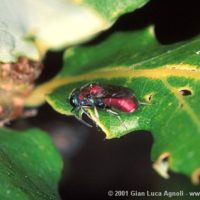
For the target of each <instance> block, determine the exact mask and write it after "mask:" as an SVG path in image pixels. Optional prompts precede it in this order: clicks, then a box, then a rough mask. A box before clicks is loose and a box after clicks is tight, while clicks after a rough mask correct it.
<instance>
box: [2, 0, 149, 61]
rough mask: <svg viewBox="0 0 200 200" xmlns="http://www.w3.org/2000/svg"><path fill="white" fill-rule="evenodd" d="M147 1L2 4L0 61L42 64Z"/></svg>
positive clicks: (12, 0) (52, 0)
mask: <svg viewBox="0 0 200 200" xmlns="http://www.w3.org/2000/svg"><path fill="white" fill-rule="evenodd" d="M147 1H148V0H131V1H130V0H126V1H124V2H123V3H122V2H121V1H120V0H117V1H110V0H109V1H105V0H99V1H98V3H97V1H86V2H85V1H78V0H76V1H75V0H74V1H71V0H65V1H63V0H43V1H40V0H35V1H32V0H7V1H4V0H0V13H1V14H0V15H1V17H0V61H1V62H15V61H16V60H17V57H19V56H26V57H28V58H30V59H33V60H39V59H41V56H42V55H43V53H44V52H45V51H46V50H47V49H49V48H62V47H64V46H66V45H72V44H76V43H79V42H82V41H84V40H87V39H89V38H91V37H92V36H94V34H96V33H98V32H99V31H102V30H104V29H106V28H108V27H110V26H111V25H112V23H113V22H114V21H115V20H116V19H117V18H118V17H119V16H120V15H122V14H124V13H126V12H130V11H133V10H135V9H137V8H139V7H141V6H142V5H144V4H145V3H146V2H147ZM95 2H96V3H95Z"/></svg>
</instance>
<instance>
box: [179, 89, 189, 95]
mask: <svg viewBox="0 0 200 200" xmlns="http://www.w3.org/2000/svg"><path fill="white" fill-rule="evenodd" d="M179 92H180V94H181V95H183V96H191V95H192V91H191V90H190V89H188V88H187V89H181V90H179Z"/></svg>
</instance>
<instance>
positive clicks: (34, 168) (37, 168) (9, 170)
mask: <svg viewBox="0 0 200 200" xmlns="http://www.w3.org/2000/svg"><path fill="white" fill-rule="evenodd" d="M61 168H62V161H61V158H60V156H59V154H58V152H57V150H56V149H55V148H54V147H53V144H52V142H51V140H50V138H49V137H48V136H47V135H46V134H44V133H43V132H41V131H40V130H38V129H31V130H28V131H26V132H17V131H13V130H9V129H5V128H4V129H3V128H1V129H0V185H1V186H0V187H1V189H0V199H6V200H9V199H10V200H11V199H16V200H26V199H27V200H36V199H37V200H50V199H52V200H54V199H60V198H59V195H58V191H57V190H58V180H59V178H60V173H61Z"/></svg>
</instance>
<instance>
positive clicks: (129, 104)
mask: <svg viewBox="0 0 200 200" xmlns="http://www.w3.org/2000/svg"><path fill="white" fill-rule="evenodd" d="M103 101H104V103H105V105H106V106H110V107H112V108H115V109H117V110H120V111H122V112H127V113H131V112H134V111H135V110H136V109H137V107H138V103H137V100H136V99H135V98H134V96H132V97H123V98H104V100H103Z"/></svg>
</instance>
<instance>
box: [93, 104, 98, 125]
mask: <svg viewBox="0 0 200 200" xmlns="http://www.w3.org/2000/svg"><path fill="white" fill-rule="evenodd" d="M94 113H95V117H96V119H97V121H99V113H98V111H97V107H96V106H94Z"/></svg>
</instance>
